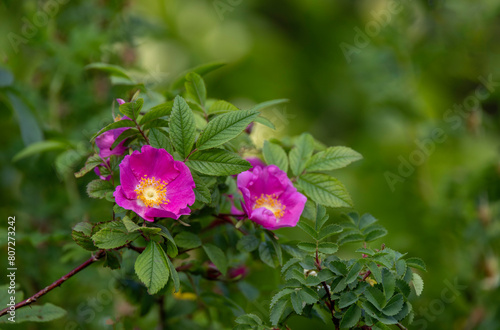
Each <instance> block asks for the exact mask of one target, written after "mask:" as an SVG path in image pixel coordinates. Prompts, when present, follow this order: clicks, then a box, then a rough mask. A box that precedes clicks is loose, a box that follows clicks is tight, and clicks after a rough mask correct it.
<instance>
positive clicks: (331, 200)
mask: <svg viewBox="0 0 500 330" xmlns="http://www.w3.org/2000/svg"><path fill="white" fill-rule="evenodd" d="M298 183H299V185H300V186H301V187H302V188H303V189H304V192H305V193H306V195H308V196H309V197H310V198H311V199H312V200H314V201H315V202H316V203H319V204H321V205H324V206H329V207H352V206H353V203H352V200H351V197H350V196H349V194H348V192H347V190H346V189H345V187H344V185H343V184H342V183H341V182H340V181H339V180H337V179H335V178H334V177H331V176H329V175H327V174H322V173H308V174H305V175H302V176H300V177H299V179H298Z"/></svg>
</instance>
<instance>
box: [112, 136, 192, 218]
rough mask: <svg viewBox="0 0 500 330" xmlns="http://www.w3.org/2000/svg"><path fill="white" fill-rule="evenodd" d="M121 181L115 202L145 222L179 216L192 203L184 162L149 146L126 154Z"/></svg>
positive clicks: (190, 176) (162, 150) (188, 176)
mask: <svg viewBox="0 0 500 330" xmlns="http://www.w3.org/2000/svg"><path fill="white" fill-rule="evenodd" d="M120 183H121V185H120V186H118V187H116V190H115V192H114V196H115V200H116V203H117V204H118V205H120V206H121V207H123V208H125V209H127V210H132V211H134V212H135V213H137V214H138V215H139V216H141V217H142V218H143V219H145V220H147V221H154V218H155V217H162V218H173V219H179V217H180V216H181V215H187V214H190V212H191V210H190V209H189V207H188V205H192V204H193V203H194V202H195V195H194V191H193V189H194V188H195V183H194V180H193V177H192V175H191V172H190V171H189V168H188V167H187V166H186V164H184V163H183V162H181V161H176V160H174V158H173V157H172V155H170V154H169V153H168V152H167V151H166V150H164V149H156V148H153V147H151V146H149V145H145V146H143V147H142V150H141V152H139V151H137V150H136V151H134V152H133V153H132V154H131V155H127V156H125V158H124V159H123V160H122V162H121V163H120Z"/></svg>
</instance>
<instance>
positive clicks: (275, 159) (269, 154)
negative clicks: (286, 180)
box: [262, 141, 288, 172]
mask: <svg viewBox="0 0 500 330" xmlns="http://www.w3.org/2000/svg"><path fill="white" fill-rule="evenodd" d="M262 153H263V154H264V160H265V161H266V163H267V164H268V165H271V164H274V165H276V166H278V167H279V168H280V169H281V170H282V171H284V172H288V156H287V155H286V152H285V150H283V148H282V147H281V146H279V145H277V144H274V143H271V142H269V141H264V147H263V148H262Z"/></svg>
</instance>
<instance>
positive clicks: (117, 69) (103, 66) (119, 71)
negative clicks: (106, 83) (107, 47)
mask: <svg viewBox="0 0 500 330" xmlns="http://www.w3.org/2000/svg"><path fill="white" fill-rule="evenodd" d="M89 69H96V70H99V71H103V72H106V73H110V74H111V75H113V76H116V77H122V78H126V79H128V80H132V79H131V78H130V76H129V75H128V74H127V72H126V71H125V69H124V68H122V67H121V66H118V65H113V64H107V63H91V64H89V65H87V66H85V70H89Z"/></svg>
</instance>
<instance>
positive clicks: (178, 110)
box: [170, 96, 196, 158]
mask: <svg viewBox="0 0 500 330" xmlns="http://www.w3.org/2000/svg"><path fill="white" fill-rule="evenodd" d="M195 135H196V126H195V121H194V115H193V112H192V111H191V109H190V108H189V106H188V105H187V103H186V101H185V100H184V99H183V98H182V97H180V96H176V97H175V99H174V104H173V107H172V115H171V116H170V138H171V139H172V144H173V145H174V148H175V150H176V151H177V152H178V153H179V155H181V157H182V158H186V157H187V156H188V155H189V153H190V152H191V149H192V148H193V144H194V140H195V137H196V136H195Z"/></svg>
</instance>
